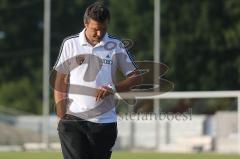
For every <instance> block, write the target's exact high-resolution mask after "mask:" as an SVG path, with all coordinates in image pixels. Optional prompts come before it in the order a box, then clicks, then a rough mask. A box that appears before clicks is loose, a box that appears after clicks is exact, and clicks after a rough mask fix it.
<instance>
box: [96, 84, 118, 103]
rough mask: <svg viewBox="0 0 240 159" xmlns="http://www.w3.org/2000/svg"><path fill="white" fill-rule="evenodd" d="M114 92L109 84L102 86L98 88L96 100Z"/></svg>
mask: <svg viewBox="0 0 240 159" xmlns="http://www.w3.org/2000/svg"><path fill="white" fill-rule="evenodd" d="M110 94H114V91H113V90H112V89H111V88H110V87H108V86H101V87H100V88H98V89H97V93H96V101H100V100H102V99H104V98H105V97H106V96H108V95H110Z"/></svg>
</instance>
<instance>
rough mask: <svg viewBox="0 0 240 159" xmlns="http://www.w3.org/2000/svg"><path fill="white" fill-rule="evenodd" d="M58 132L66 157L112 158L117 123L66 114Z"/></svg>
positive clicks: (83, 158) (86, 158)
mask: <svg viewBox="0 0 240 159" xmlns="http://www.w3.org/2000/svg"><path fill="white" fill-rule="evenodd" d="M58 134H59V138H60V142H61V147H62V153H63V157H64V159H110V158H111V154H112V147H113V146H114V143H115V141H116V138H117V123H93V122H89V121H86V120H83V119H80V118H77V117H75V116H72V115H68V114H66V115H65V116H64V117H63V118H62V119H61V120H60V121H59V123H58Z"/></svg>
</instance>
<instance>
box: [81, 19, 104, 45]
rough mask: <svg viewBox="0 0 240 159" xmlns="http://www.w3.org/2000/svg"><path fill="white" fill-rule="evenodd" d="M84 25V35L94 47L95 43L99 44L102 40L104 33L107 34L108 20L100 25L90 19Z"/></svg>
mask: <svg viewBox="0 0 240 159" xmlns="http://www.w3.org/2000/svg"><path fill="white" fill-rule="evenodd" d="M84 25H85V28H86V32H85V33H86V36H87V39H88V41H89V42H90V43H91V44H93V45H96V44H97V43H99V42H100V41H101V40H102V38H103V37H104V35H105V33H106V32H107V27H108V20H106V21H105V22H103V23H100V22H97V21H95V20H92V19H90V20H89V21H88V22H86V23H85V24H84Z"/></svg>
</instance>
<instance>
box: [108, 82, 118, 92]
mask: <svg viewBox="0 0 240 159" xmlns="http://www.w3.org/2000/svg"><path fill="white" fill-rule="evenodd" d="M107 86H108V88H111V90H112V91H111V93H112V94H115V93H116V92H117V90H116V87H115V86H114V85H113V84H108V85H107Z"/></svg>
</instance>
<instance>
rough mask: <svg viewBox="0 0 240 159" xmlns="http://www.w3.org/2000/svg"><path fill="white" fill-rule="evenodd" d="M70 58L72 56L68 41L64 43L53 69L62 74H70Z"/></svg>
mask: <svg viewBox="0 0 240 159" xmlns="http://www.w3.org/2000/svg"><path fill="white" fill-rule="evenodd" d="M69 56H70V48H69V46H68V43H67V41H63V42H62V45H61V48H60V51H59V55H58V58H57V61H56V63H55V65H54V67H53V69H54V70H56V71H57V72H59V73H62V74H69V72H70V70H69V67H70V66H69V60H70V57H69Z"/></svg>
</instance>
